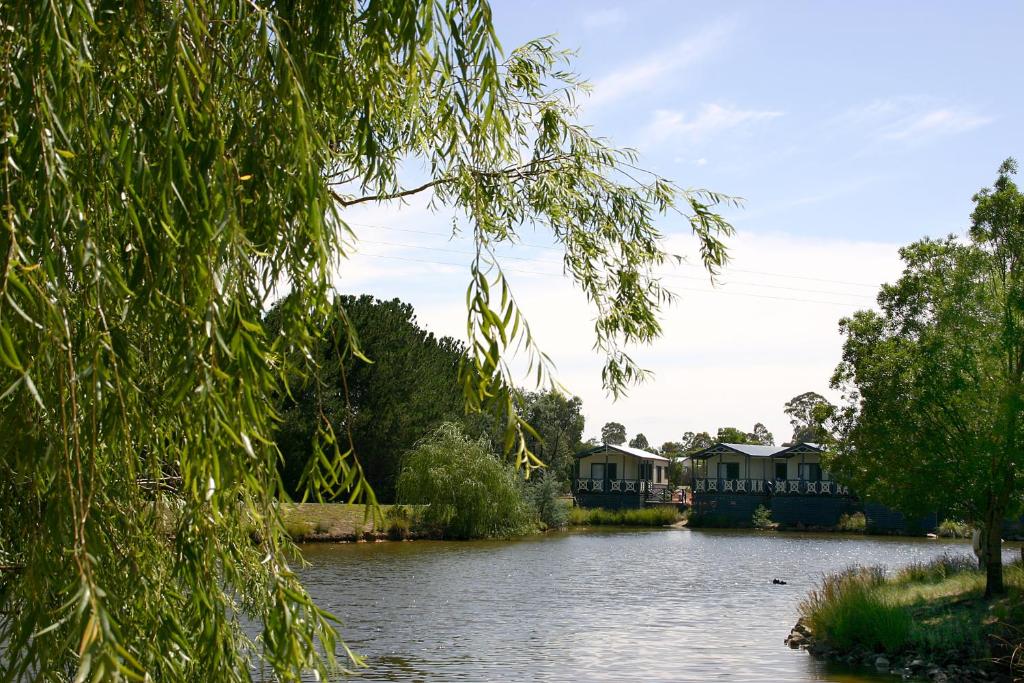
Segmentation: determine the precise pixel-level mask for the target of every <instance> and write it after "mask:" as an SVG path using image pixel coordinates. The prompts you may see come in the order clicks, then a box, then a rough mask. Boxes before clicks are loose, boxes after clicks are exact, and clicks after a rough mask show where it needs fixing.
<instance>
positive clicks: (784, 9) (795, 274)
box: [337, 0, 1024, 445]
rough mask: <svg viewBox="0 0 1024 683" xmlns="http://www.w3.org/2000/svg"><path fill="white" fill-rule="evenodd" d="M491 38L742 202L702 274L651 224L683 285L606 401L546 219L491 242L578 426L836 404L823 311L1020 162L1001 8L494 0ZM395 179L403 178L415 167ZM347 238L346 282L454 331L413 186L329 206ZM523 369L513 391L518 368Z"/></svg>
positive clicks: (1021, 18)
mask: <svg viewBox="0 0 1024 683" xmlns="http://www.w3.org/2000/svg"><path fill="white" fill-rule="evenodd" d="M493 10H494V12H493V14H494V22H495V25H496V28H497V31H498V35H499V38H500V40H501V42H502V45H503V47H504V48H505V50H506V52H507V51H509V50H511V49H512V48H514V47H515V46H517V45H519V44H521V43H523V42H525V41H527V40H529V39H531V38H536V37H539V36H544V35H549V34H553V35H555V36H557V38H558V40H559V43H560V45H561V46H563V47H566V48H571V49H574V50H576V51H577V54H576V57H575V58H574V60H573V63H572V69H573V70H574V71H576V72H577V73H579V74H581V75H582V76H583V77H584V78H585V79H586V80H588V81H589V82H590V83H591V84H592V85H593V91H592V93H591V94H590V96H589V98H587V99H586V100H585V101H584V103H583V107H582V111H581V121H582V122H583V123H584V124H586V125H588V126H590V127H591V130H592V132H593V133H595V134H600V135H602V136H604V137H608V138H610V140H611V141H612V142H613V143H614V144H615V145H617V146H620V147H622V146H624V147H632V148H635V149H636V150H637V151H638V152H639V154H640V159H641V161H640V164H641V165H642V166H643V167H645V168H647V169H650V170H651V171H654V172H656V173H658V174H659V175H662V176H665V177H668V178H670V179H672V180H674V181H675V182H677V183H678V184H680V185H681V186H683V187H705V188H710V189H713V190H716V191H719V192H723V193H725V194H729V195H733V196H737V197H741V198H742V199H743V206H742V207H741V208H738V209H729V210H728V211H725V212H724V213H725V215H726V216H727V217H728V219H729V220H730V222H731V223H732V224H733V225H734V226H735V228H736V231H737V232H736V235H735V236H733V237H731V238H729V240H728V245H729V251H730V257H731V261H730V264H729V265H728V266H727V267H726V268H725V270H724V271H723V274H722V277H721V279H720V281H719V282H718V283H717V285H716V286H714V287H712V286H711V285H710V284H709V282H708V278H707V277H706V274H705V273H704V272H703V271H702V270H701V268H700V267H699V265H698V261H697V260H696V259H695V258H694V257H695V255H696V241H695V239H694V237H693V236H692V235H691V234H690V232H689V228H688V227H687V226H686V225H685V224H683V223H681V222H680V221H679V220H678V219H675V220H671V219H666V220H665V221H663V222H661V223H659V227H660V228H661V229H662V231H663V233H664V234H665V235H666V243H665V246H666V249H667V250H668V251H669V252H671V253H676V254H681V255H684V256H687V257H689V260H688V261H687V262H684V263H683V264H680V265H679V266H675V267H673V268H672V269H671V270H670V271H667V272H666V273H665V274H664V278H665V279H664V282H665V284H666V285H667V286H668V288H669V289H671V290H673V291H674V292H675V293H676V294H678V295H679V300H678V301H677V302H676V303H675V304H674V305H673V306H672V307H670V308H668V309H666V310H665V311H664V312H663V319H662V323H663V325H664V333H663V335H662V336H661V338H660V339H659V340H657V341H656V342H655V343H653V344H651V345H649V346H642V347H636V348H632V349H630V352H631V354H632V355H633V356H634V357H635V358H636V359H637V360H638V361H639V362H640V364H641V365H642V366H643V367H645V368H647V369H649V370H651V371H652V372H653V373H654V376H653V378H652V379H651V380H650V381H648V382H646V383H644V384H642V385H639V386H637V387H634V388H633V389H632V390H631V391H630V392H629V395H628V396H627V397H626V398H621V399H619V400H618V401H613V400H612V398H611V397H610V396H609V395H608V394H607V393H606V392H605V391H604V389H603V388H602V386H601V378H600V373H601V366H602V358H601V357H600V356H599V355H597V354H596V353H595V352H594V351H593V350H592V345H593V339H594V338H593V331H592V329H593V319H594V312H593V311H592V310H591V309H590V308H589V307H588V305H587V302H586V300H585V298H584V297H583V295H582V294H581V293H580V291H579V289H577V288H575V287H574V286H573V283H572V282H571V281H570V280H569V279H567V278H565V277H563V276H562V274H561V267H560V256H559V252H558V251H557V249H555V248H553V245H552V242H551V240H550V237H549V236H548V235H545V234H542V233H534V232H533V231H532V228H531V229H528V230H525V231H524V232H523V235H522V241H523V244H520V245H517V246H516V247H515V248H513V249H508V250H503V251H502V252H501V255H502V258H503V261H502V262H503V265H504V267H505V269H506V271H507V273H508V275H509V276H510V278H511V281H512V286H513V288H514V292H515V294H516V297H517V300H518V301H519V303H520V305H521V307H522V309H523V310H524V311H525V313H526V315H527V318H528V320H529V322H530V324H531V328H532V330H533V332H534V335H535V337H536V338H537V340H538V342H539V343H540V345H541V347H542V348H543V349H544V350H545V351H546V352H548V354H549V355H550V356H551V358H552V360H553V361H554V363H555V366H556V374H557V378H558V380H559V381H560V382H561V384H562V385H563V386H565V387H566V389H567V390H568V391H569V392H571V393H572V394H574V395H577V396H579V397H580V398H582V399H583V410H584V415H585V417H586V427H585V431H584V436H585V437H591V436H594V437H596V436H598V435H599V434H600V429H601V426H602V425H603V424H604V423H605V422H607V421H609V420H615V421H617V422H621V423H622V424H624V425H625V426H626V430H627V433H628V434H629V437H630V438H632V437H633V436H634V435H635V434H637V433H643V434H644V435H645V436H646V437H647V438H648V440H649V442H650V443H651V444H653V445H660V444H661V443H663V442H665V441H676V440H679V439H680V437H681V436H682V435H683V433H684V432H687V431H709V432H711V433H712V434H714V432H715V430H716V429H717V428H719V427H723V426H735V427H739V428H741V429H744V430H746V431H749V430H750V429H751V428H752V427H753V425H754V423H755V422H762V423H764V424H765V425H766V426H767V427H768V429H769V430H770V431H771V432H772V433H773V434H774V435H775V441H776V443H782V442H783V441H786V440H788V439H789V437H790V436H791V433H792V429H791V427H790V425H789V421H788V418H787V416H786V415H785V414H784V412H783V409H784V404H785V403H786V401H788V400H789V399H790V398H792V397H794V396H796V395H798V394H800V393H803V392H805V391H816V392H818V393H821V394H823V395H825V396H827V397H828V398H830V399H831V400H833V401H837V400H838V398H839V396H838V394H837V393H836V392H834V391H833V390H831V389H830V388H829V379H830V376H831V374H832V371H833V370H834V368H835V366H836V364H837V363H838V361H839V359H840V353H841V346H842V338H841V337H840V335H839V332H838V321H839V320H840V318H842V317H843V316H846V315H850V314H852V313H853V312H854V311H856V310H859V309H864V308H870V307H871V306H872V305H873V303H874V297H875V294H876V293H877V291H878V287H879V285H880V284H882V283H883V282H891V281H893V280H895V279H896V278H897V277H898V276H899V273H900V270H901V266H900V260H899V255H898V252H897V250H898V249H899V247H900V246H901V245H904V244H907V243H910V242H912V241H914V240H917V239H920V238H921V237H923V236H926V235H930V236H942V235H946V234H949V233H963V232H964V231H965V230H966V228H967V226H968V220H969V215H970V211H971V196H972V195H973V194H974V192H976V191H977V190H978V189H980V188H982V187H985V186H987V185H990V184H991V183H992V182H993V180H994V179H995V175H996V169H997V168H998V166H999V163H1000V162H1001V161H1002V160H1003V159H1005V158H1006V157H1008V156H1016V157H1018V158H1022V157H1024V133H1022V130H1024V129H1022V127H1021V125H1020V122H1021V121H1022V120H1024V91H1022V89H1021V88H1020V87H1019V73H1020V71H1021V67H1022V66H1024V54H1022V52H1021V50H1020V47H1019V28H1020V26H1022V25H1024V3H1021V2H1016V1H1015V2H986V3H963V2H927V3H925V2H914V1H909V0H908V1H907V2H901V3H894V2H889V1H886V2H857V3H849V2H839V1H838V0H835V1H818V0H815V1H814V2H779V3H763V2H729V3H721V2H707V1H705V2H679V1H678V0H677V1H675V2H653V1H647V2H630V3H625V2H595V1H587V2H571V1H562V2H538V1H528V0H514V1H513V0H507V1H506V0H501V1H498V2H495V3H494V4H493ZM411 180H412V179H410V182H411ZM344 218H345V220H346V221H347V222H348V223H349V224H350V225H351V227H352V229H353V230H354V231H355V233H356V235H357V236H358V237H359V244H358V248H357V250H356V251H357V253H355V254H354V255H353V256H352V257H351V259H350V260H348V261H347V262H346V263H345V264H344V265H343V267H342V268H341V269H340V271H339V274H338V280H337V284H338V287H339V289H340V290H341V291H342V292H345V293H351V294H360V293H369V294H372V295H374V296H377V297H380V298H383V299H390V298H395V297H397V298H399V299H402V300H403V301H407V302H409V303H411V304H413V306H414V307H415V309H416V312H417V318H418V321H419V323H420V324H421V325H422V326H424V327H426V328H427V329H430V330H431V331H433V332H435V333H438V334H443V335H450V336H453V337H457V338H464V337H465V333H466V332H465V331H466V323H465V320H466V311H465V288H466V286H467V284H468V283H469V263H470V258H471V253H470V252H471V244H470V243H469V242H468V241H467V240H465V239H461V238H456V239H450V235H451V216H450V214H446V213H445V212H444V211H443V210H442V211H437V210H431V209H430V208H428V206H427V203H426V199H423V198H417V199H415V200H413V201H410V202H408V203H405V204H403V205H399V204H397V203H394V204H389V205H377V206H368V205H361V206H358V207H353V208H352V209H349V210H347V211H346V213H345V214H344ZM524 385H526V386H528V384H527V382H526V381H525V380H524Z"/></svg>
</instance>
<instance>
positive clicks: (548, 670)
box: [302, 529, 970, 683]
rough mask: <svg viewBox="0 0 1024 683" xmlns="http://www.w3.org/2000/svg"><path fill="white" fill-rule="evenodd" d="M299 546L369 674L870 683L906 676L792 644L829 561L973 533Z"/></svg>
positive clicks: (893, 560) (913, 557)
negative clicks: (824, 657)
mask: <svg viewBox="0 0 1024 683" xmlns="http://www.w3.org/2000/svg"><path fill="white" fill-rule="evenodd" d="M303 553H304V555H305V556H306V559H307V560H308V561H309V562H310V566H309V567H307V568H306V569H304V570H302V576H303V579H304V581H305V583H306V585H307V587H308V588H309V590H310V591H311V592H312V594H313V596H314V597H315V598H316V599H317V600H318V602H319V604H321V605H322V606H324V607H326V608H328V609H330V610H331V611H332V612H333V613H334V614H336V615H337V616H339V617H340V618H342V620H343V621H344V626H343V627H342V629H341V633H342V636H343V638H344V639H345V640H346V642H347V643H348V644H349V645H350V646H351V647H352V648H353V649H354V650H355V651H357V652H359V653H360V654H362V655H364V656H365V657H366V659H367V663H368V664H369V668H367V669H365V670H362V671H360V672H359V674H358V676H357V678H359V679H363V680H385V681H622V680H644V681H834V682H839V681H842V682H846V683H854V682H856V683H863V682H866V681H879V680H886V681H893V680H897V679H893V678H891V677H884V678H879V677H876V676H869V675H868V674H867V673H865V672H863V671H849V670H842V669H839V668H836V667H835V666H833V665H826V664H824V663H822V662H819V661H816V660H815V659H813V658H812V657H810V656H809V655H807V654H806V653H805V652H803V651H793V650H789V649H788V648H786V647H785V646H784V645H783V639H784V638H785V637H786V635H787V634H788V633H789V630H790V628H792V626H793V624H794V623H795V622H796V618H797V604H798V602H799V601H800V599H801V598H802V597H803V596H804V595H806V593H807V591H808V590H809V589H811V588H812V587H813V586H814V584H815V583H816V582H817V581H818V579H819V578H820V577H821V575H822V573H824V572H828V571H833V570H837V569H841V568H843V567H846V566H848V565H851V564H879V565H885V566H887V567H890V568H893V567H897V566H900V565H904V564H907V563H910V562H914V561H918V560H927V559H930V558H933V557H936V556H939V555H942V554H944V553H956V554H959V553H970V546H969V545H968V544H966V543H964V542H958V541H936V540H925V539H920V540H919V539H906V538H900V539H896V538H882V537H878V538H876V537H868V538H865V537H859V536H839V535H815V534H776V533H757V532H743V531H698V530H686V529H680V530H664V529H659V530H644V531H623V530H617V531H585V532H571V533H562V534H549V535H546V536H537V537H531V538H528V539H523V540H519V541H511V542H508V541H502V542H491V541H486V542H484V541H481V542H459V543H456V542H452V543H448V542H430V541H417V542H411V543H376V544H349V545H308V546H304V548H303ZM775 578H778V579H781V580H784V581H786V582H787V583H786V585H784V586H782V585H773V584H772V579H775Z"/></svg>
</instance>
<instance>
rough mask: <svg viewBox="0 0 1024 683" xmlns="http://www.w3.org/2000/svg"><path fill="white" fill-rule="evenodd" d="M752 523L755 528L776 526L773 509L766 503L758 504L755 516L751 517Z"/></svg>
mask: <svg viewBox="0 0 1024 683" xmlns="http://www.w3.org/2000/svg"><path fill="white" fill-rule="evenodd" d="M750 523H751V524H753V525H754V528H755V529H774V528H775V522H773V521H772V513H771V510H769V509H768V508H766V507H765V506H764V505H758V506H757V509H756V510H754V516H753V517H751V518H750Z"/></svg>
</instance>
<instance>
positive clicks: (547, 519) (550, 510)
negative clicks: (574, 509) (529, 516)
mask: <svg viewBox="0 0 1024 683" xmlns="http://www.w3.org/2000/svg"><path fill="white" fill-rule="evenodd" d="M561 493H562V483H561V482H560V481H559V480H558V478H557V477H555V476H554V475H545V476H543V477H541V478H539V479H538V480H537V481H534V482H532V483H530V484H529V485H528V486H527V487H526V500H527V502H528V503H529V504H530V506H531V507H532V508H533V511H534V514H535V515H536V516H537V519H538V521H539V522H540V525H541V528H545V529H561V528H562V527H564V526H565V525H566V524H567V523H568V521H569V510H568V508H567V507H566V504H565V501H564V500H562V498H561Z"/></svg>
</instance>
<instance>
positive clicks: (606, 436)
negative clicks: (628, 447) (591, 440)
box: [601, 422, 626, 446]
mask: <svg viewBox="0 0 1024 683" xmlns="http://www.w3.org/2000/svg"><path fill="white" fill-rule="evenodd" d="M601 441H603V442H604V443H608V444H613V445H616V446H618V445H621V444H624V443H626V428H625V427H624V426H623V425H621V424H619V423H618V422H606V423H605V425H604V427H601Z"/></svg>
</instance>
